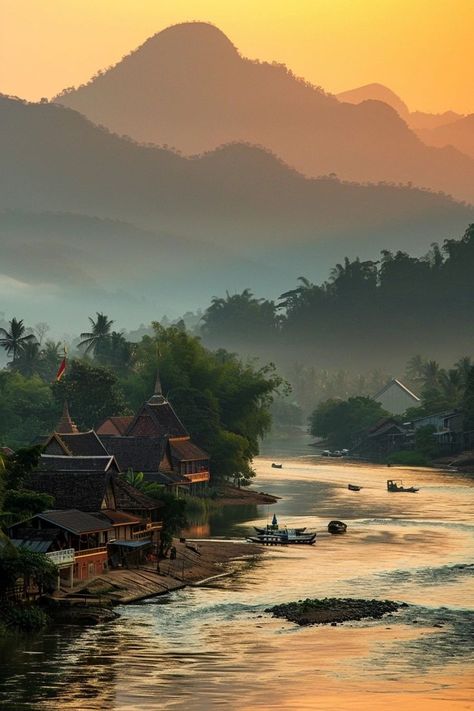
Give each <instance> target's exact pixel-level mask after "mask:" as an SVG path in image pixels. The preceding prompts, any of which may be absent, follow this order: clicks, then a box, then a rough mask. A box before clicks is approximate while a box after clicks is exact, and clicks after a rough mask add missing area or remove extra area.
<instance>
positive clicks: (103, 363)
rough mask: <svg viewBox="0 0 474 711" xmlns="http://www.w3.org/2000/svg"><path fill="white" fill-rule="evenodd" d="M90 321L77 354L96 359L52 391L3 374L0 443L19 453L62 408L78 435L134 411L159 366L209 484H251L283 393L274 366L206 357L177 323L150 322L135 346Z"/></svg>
mask: <svg viewBox="0 0 474 711" xmlns="http://www.w3.org/2000/svg"><path fill="white" fill-rule="evenodd" d="M90 321H91V330H90V331H89V332H87V333H83V334H82V339H83V340H82V342H81V344H80V347H81V348H82V349H83V350H84V349H85V350H86V351H89V353H90V354H93V358H92V359H91V357H90V356H88V355H87V353H85V354H81V355H80V357H74V358H72V359H71V360H70V361H69V362H68V367H67V370H66V374H65V376H64V377H63V378H62V379H61V380H60V381H59V382H55V383H53V384H50V383H48V382H46V381H45V379H44V378H43V377H42V376H41V375H39V374H38V375H36V374H35V375H31V376H29V377H27V376H25V375H22V374H21V373H19V372H18V371H17V370H16V365H15V364H16V362H17V361H15V359H14V360H13V361H11V362H10V364H9V366H8V367H7V368H6V369H4V370H3V371H0V395H3V397H1V398H0V444H2V445H8V446H12V447H17V446H19V445H20V446H21V445H25V444H29V443H30V442H31V441H32V440H33V439H34V437H36V436H38V435H44V434H46V433H48V432H50V431H51V430H52V428H53V427H54V424H55V423H56V422H57V420H58V418H59V413H60V411H61V407H62V404H63V402H64V400H67V401H68V403H69V407H70V411H71V414H72V416H73V418H74V420H75V421H76V422H77V424H78V426H79V427H80V428H81V429H87V428H92V427H96V426H98V425H99V424H100V422H101V421H102V420H103V419H105V418H106V417H108V416H113V415H127V414H131V413H133V412H135V411H136V410H137V408H138V407H139V406H140V405H141V404H142V403H143V402H144V401H145V400H147V399H148V398H149V397H150V394H151V393H152V392H153V386H154V381H155V377H156V369H157V365H158V363H159V367H160V376H161V381H162V386H163V391H164V393H165V395H167V397H168V398H169V400H170V401H171V403H172V404H173V406H174V407H175V409H176V410H177V412H178V414H179V416H180V418H181V420H182V421H183V423H184V425H185V426H186V427H187V429H188V430H189V432H190V434H191V436H192V438H193V440H194V441H195V442H196V443H197V444H198V445H200V446H201V447H202V448H203V449H205V450H206V451H208V452H209V454H210V455H211V460H212V474H213V477H214V479H215V480H217V479H219V478H220V479H232V478H235V477H240V480H241V482H243V483H245V482H248V481H249V479H250V478H251V477H252V476H253V471H252V468H251V459H252V457H253V456H255V455H256V454H257V453H258V442H259V438H260V437H261V436H263V434H264V433H265V432H267V431H268V429H269V428H270V424H271V417H270V406H271V404H272V400H273V397H274V395H275V394H277V393H278V392H282V391H284V389H285V388H284V383H283V381H282V379H281V378H280V377H279V376H278V375H277V373H276V369H275V367H274V366H273V365H271V364H270V365H266V366H263V367H261V366H257V365H256V364H254V363H244V362H242V361H241V360H240V359H239V358H238V357H237V356H235V355H233V354H231V353H228V352H227V351H224V350H218V351H216V352H211V351H209V350H208V349H206V348H205V347H204V346H203V345H202V344H201V342H200V340H199V339H198V338H197V337H195V336H192V335H191V334H189V333H187V332H186V330H185V327H184V324H179V325H177V326H171V327H168V328H164V327H162V326H160V325H159V324H158V323H154V324H153V332H152V333H153V335H144V336H143V337H142V339H141V341H140V342H139V343H133V344H132V343H129V342H128V341H127V340H126V339H125V337H124V335H123V334H118V333H117V332H115V331H112V330H111V329H112V324H113V321H112V320H110V319H109V318H108V317H107V316H106V315H104V314H101V313H98V314H97V318H96V319H95V320H94V319H90ZM20 351H21V349H20ZM20 351H18V352H20ZM22 352H23V351H22ZM58 356H59V357H58V360H57V363H56V369H57V367H58V365H59V362H60V359H61V356H60V354H58ZM18 358H19V355H17V359H18Z"/></svg>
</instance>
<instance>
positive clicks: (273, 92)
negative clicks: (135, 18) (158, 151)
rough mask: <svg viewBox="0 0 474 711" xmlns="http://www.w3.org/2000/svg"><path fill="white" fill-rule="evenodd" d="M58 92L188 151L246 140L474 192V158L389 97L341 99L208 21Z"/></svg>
mask: <svg viewBox="0 0 474 711" xmlns="http://www.w3.org/2000/svg"><path fill="white" fill-rule="evenodd" d="M54 101H55V102H56V103H60V104H62V105H64V106H67V107H69V108H73V109H76V110H77V111H80V112H81V113H83V114H84V115H85V116H87V117H88V118H89V119H90V120H92V121H94V122H95V123H97V124H102V125H104V126H107V127H108V128H109V129H110V130H112V131H114V132H116V133H118V134H126V135H129V136H131V137H132V138H134V139H135V140H137V141H139V142H144V143H147V142H152V143H154V144H158V145H165V146H174V147H176V148H177V149H179V150H181V151H183V152H184V153H185V154H187V155H192V154H196V153H202V152H205V151H208V150H213V149H215V148H217V147H218V146H220V145H223V144H227V143H230V142H235V141H237V142H248V143H251V144H257V145H262V146H264V147H265V148H268V149H269V150H271V151H272V152H273V153H275V154H276V155H278V156H280V157H281V158H282V159H283V160H284V161H285V162H286V163H288V164H289V165H291V166H293V167H295V168H296V169H297V170H299V171H300V172H303V173H304V174H306V175H309V176H321V175H328V174H331V173H336V174H337V175H338V176H339V177H341V178H343V179H348V180H355V181H362V182H365V181H369V182H372V181H375V182H378V181H393V182H412V183H413V184H415V185H419V186H425V187H429V188H432V189H434V190H442V191H445V192H448V193H451V194H453V195H455V196H456V197H458V198H461V199H465V200H470V201H474V160H472V159H470V158H469V157H468V156H465V155H463V154H461V153H459V152H458V151H456V150H455V149H453V148H431V147H427V146H426V145H425V144H424V143H422V141H420V139H419V138H418V136H416V135H415V133H414V132H413V131H411V130H410V128H409V127H408V126H407V125H406V123H405V121H404V120H403V119H402V118H400V116H399V115H398V114H397V112H396V111H394V110H393V109H392V108H391V107H390V106H389V105H388V104H387V103H386V102H382V101H380V100H377V101H374V100H370V101H362V103H358V104H353V103H347V102H341V101H338V99H337V98H336V97H334V96H331V95H328V94H326V93H325V92H323V91H322V90H320V89H318V88H316V87H314V86H312V85H310V84H309V83H307V82H304V81H302V80H299V79H297V78H296V77H295V76H294V75H293V74H292V73H291V72H290V71H288V70H287V69H286V67H284V66H282V65H278V64H270V63H266V62H255V61H251V60H249V59H245V58H243V57H242V56H241V55H240V54H239V53H238V51H237V50H236V48H235V47H234V45H233V44H232V43H231V42H230V40H229V39H228V38H227V37H226V36H225V35H224V34H223V33H222V32H221V31H220V30H218V29H217V28H216V27H214V26H212V25H209V24H207V23H185V24H182V25H176V26H173V27H170V28H168V29H166V30H163V31H162V32H160V33H158V34H157V35H155V36H154V37H151V38H150V39H149V40H147V41H146V42H145V43H144V44H143V45H142V46H141V47H139V48H138V49H137V50H135V51H134V52H132V53H131V54H129V55H128V56H127V57H124V58H123V59H122V60H121V61H120V62H119V63H118V64H116V65H115V66H114V67H111V68H110V69H107V70H106V71H104V72H101V73H100V74H99V75H97V76H96V77H95V78H93V79H92V80H91V81H90V82H89V83H88V84H86V85H85V86H82V87H79V88H77V89H73V90H68V91H65V92H63V93H62V94H61V95H59V96H57V97H56V98H55V99H54Z"/></svg>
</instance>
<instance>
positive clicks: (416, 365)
mask: <svg viewBox="0 0 474 711" xmlns="http://www.w3.org/2000/svg"><path fill="white" fill-rule="evenodd" d="M425 367H426V360H425V359H424V358H423V357H422V356H421V355H414V356H412V357H411V358H410V360H409V361H408V363H407V367H406V374H407V376H408V378H409V379H410V380H413V382H417V381H420V380H422V379H423V374H424V369H425Z"/></svg>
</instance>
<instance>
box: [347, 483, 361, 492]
mask: <svg viewBox="0 0 474 711" xmlns="http://www.w3.org/2000/svg"><path fill="white" fill-rule="evenodd" d="M347 488H348V489H349V491H360V490H361V489H362V487H361V486H357V484H348V485H347Z"/></svg>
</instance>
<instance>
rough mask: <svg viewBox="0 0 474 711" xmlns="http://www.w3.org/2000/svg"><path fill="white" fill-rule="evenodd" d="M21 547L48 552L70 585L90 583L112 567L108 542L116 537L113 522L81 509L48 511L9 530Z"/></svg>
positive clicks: (16, 543)
mask: <svg viewBox="0 0 474 711" xmlns="http://www.w3.org/2000/svg"><path fill="white" fill-rule="evenodd" d="M8 533H9V536H10V539H11V540H12V541H13V543H14V545H16V546H17V547H28V548H29V549H30V550H37V551H38V552H42V553H45V554H46V555H47V556H48V557H49V558H50V559H51V560H52V561H53V562H54V563H56V564H57V565H58V567H59V575H60V577H61V578H63V579H64V573H65V574H66V578H67V580H68V583H69V585H70V586H72V584H73V582H79V581H83V580H88V579H89V578H91V577H95V576H97V575H100V574H101V573H103V572H104V570H106V569H107V567H108V551H107V543H108V541H109V540H111V539H112V538H113V526H112V524H111V522H110V521H108V520H106V519H101V518H99V517H97V516H94V515H93V514H89V513H86V512H84V511H79V510H78V509H66V510H54V511H44V512H43V513H40V514H36V516H32V517H31V518H29V519H28V520H26V521H21V522H20V523H16V524H14V525H13V526H10V528H9V530H8Z"/></svg>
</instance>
